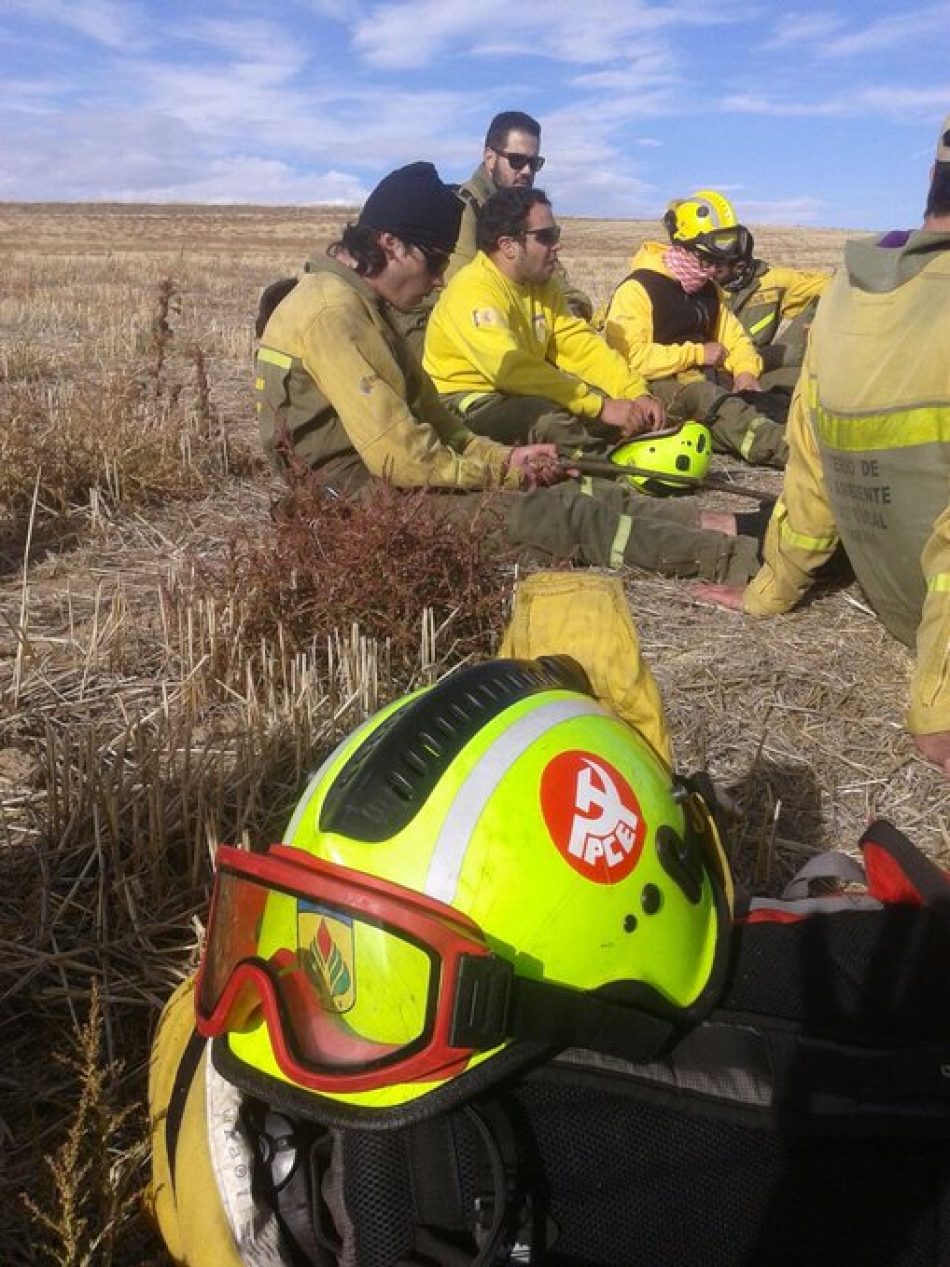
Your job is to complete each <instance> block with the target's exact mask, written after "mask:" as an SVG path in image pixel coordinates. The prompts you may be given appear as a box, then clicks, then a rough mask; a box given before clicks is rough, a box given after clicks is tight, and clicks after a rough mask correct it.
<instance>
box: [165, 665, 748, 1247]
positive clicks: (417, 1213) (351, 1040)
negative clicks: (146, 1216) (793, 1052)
mask: <svg viewBox="0 0 950 1267" xmlns="http://www.w3.org/2000/svg"><path fill="white" fill-rule="evenodd" d="M731 895H732V886H731V881H730V878H729V874H728V870H727V866H726V863H725V860H724V857H723V854H722V850H721V847H720V843H719V838H718V835H717V832H716V827H715V825H714V822H713V819H712V816H711V814H710V812H709V810H708V809H707V806H706V804H705V802H704V801H703V799H702V798H701V796H700V795H699V794H698V792H696V791H694V790H692V789H691V787H690V786H689V785H688V784H687V783H686V782H680V781H679V780H678V779H676V778H674V777H672V776H671V774H670V771H669V768H668V766H667V765H666V763H665V762H664V761H663V760H662V759H661V758H660V757H659V756H658V755H657V754H656V752H655V751H654V749H653V748H652V747H651V746H650V744H649V743H648V742H647V740H646V739H644V738H642V737H641V735H640V733H639V732H638V731H636V730H634V729H633V728H632V727H631V726H629V725H628V724H627V723H626V722H624V721H622V720H621V719H620V718H619V717H618V716H617V715H616V714H614V713H613V712H612V711H611V710H610V709H609V708H607V707H605V706H604V705H603V704H601V703H599V702H598V700H597V699H596V698H595V697H594V695H593V692H592V690H591V686H590V682H589V680H588V678H587V676H586V674H585V672H584V670H583V669H582V668H581V667H580V665H579V664H578V663H577V662H576V661H574V660H571V659H570V658H568V657H563V656H551V657H542V658H541V659H538V660H515V659H508V660H496V661H491V662H488V663H485V664H481V665H475V666H472V667H468V668H465V669H462V670H461V671H459V672H457V673H455V674H453V675H452V676H450V677H448V678H446V679H444V680H443V681H442V682H440V683H439V684H438V685H436V686H434V687H431V688H428V689H425V690H422V691H420V692H417V693H415V694H413V695H410V696H408V697H406V698H403V699H400V700H398V701H397V702H395V703H394V704H392V705H391V706H390V707H388V708H386V709H384V710H383V711H382V712H380V713H379V714H377V715H376V716H375V717H373V718H372V719H371V720H370V721H369V722H367V723H365V724H364V725H363V726H361V727H360V728H359V729H358V730H357V731H356V732H355V733H354V734H353V735H352V736H350V738H348V739H347V740H345V741H344V742H343V743H342V744H341V745H340V746H339V747H338V748H337V749H336V751H335V752H334V753H333V754H332V755H331V756H330V757H329V758H328V760H327V761H326V762H325V763H324V765H323V766H322V767H321V768H320V770H319V771H318V772H317V773H316V775H315V776H314V777H313V779H312V781H311V782H310V785H309V787H308V788H307V789H306V791H305V793H304V795H303V797H302V799H301V800H300V802H299V804H298V806H297V808H296V810H295V811H294V813H293V816H292V818H291V820H290V823H289V825H288V827H287V831H286V834H285V837H284V843H282V844H276V845H272V846H270V847H269V848H267V849H265V850H263V851H261V852H254V851H250V852H248V851H245V850H239V849H235V848H231V847H229V846H221V847H220V848H219V849H218V852H217V859H216V879H215V886H214V893H213V897H212V903H211V911H210V916H209V923H208V933H207V943H206V948H205V953H204V956H203V959H202V963H201V967H200V970H199V972H198V975H197V979H193V980H190V981H188V982H186V983H185V984H184V985H183V986H182V987H180V988H179V990H178V991H177V992H176V994H175V996H174V997H173V998H172V1000H171V1002H170V1003H169V1005H168V1006H167V1007H166V1009H165V1012H164V1013H163V1016H162V1020H161V1022H160V1025H159V1029H158V1033H157V1037H156V1042H155V1046H154V1051H153V1056H152V1063H151V1072H150V1086H149V1097H150V1106H151V1119H152V1133H153V1145H154V1167H153V1182H152V1187H151V1194H150V1202H151V1206H152V1209H153V1212H154V1215H155V1217H156V1219H157V1221H158V1224H159V1227H160V1229H161V1231H162V1234H163V1235H164V1238H165V1241H166V1243H167V1246H168V1249H169V1251H170V1253H171V1255H172V1257H173V1259H174V1260H175V1261H176V1262H178V1263H182V1264H188V1265H189V1267H239V1265H242V1264H244V1265H247V1267H252V1265H253V1267H285V1265H293V1267H297V1265H298V1264H308V1265H309V1264H313V1265H316V1267H324V1265H326V1267H331V1265H336V1264H358V1265H359V1267H396V1265H397V1264H401V1265H404V1267H406V1265H409V1264H412V1265H416V1264H418V1265H420V1267H422V1265H427V1267H433V1265H442V1264H444V1265H446V1267H449V1265H454V1267H461V1265H462V1264H473V1265H474V1264H490V1263H506V1262H514V1261H517V1262H531V1263H536V1262H537V1263H542V1262H544V1263H547V1262H552V1263H554V1262H558V1263H561V1262H563V1263H582V1262H586V1261H588V1259H587V1258H585V1256H584V1255H585V1254H586V1253H587V1252H588V1251H587V1247H588V1246H589V1244H590V1236H589V1232H588V1230H587V1228H586V1219H587V1217H588V1216H587V1215H585V1213H584V1210H583V1209H582V1204H583V1202H582V1201H581V1200H580V1199H579V1198H578V1197H577V1196H575V1197H573V1199H571V1200H568V1201H567V1202H566V1204H565V1202H564V1200H563V1198H564V1194H565V1193H568V1194H570V1192H571V1190H572V1189H573V1188H574V1186H575V1185H574V1182H573V1179H572V1177H571V1174H570V1169H571V1167H572V1166H573V1165H576V1164H580V1165H581V1166H584V1165H588V1164H589V1166H590V1174H589V1175H588V1176H587V1181H588V1182H589V1181H590V1179H591V1178H593V1177H595V1172H596V1163H595V1160H594V1159H595V1157H596V1155H597V1151H598V1149H599V1147H600V1143H599V1141H598V1140H597V1139H596V1138H595V1137H594V1136H592V1135H588V1137H587V1139H586V1141H584V1142H583V1144H582V1143H581V1141H579V1140H578V1141H572V1140H571V1139H570V1138H569V1137H565V1138H561V1139H552V1138H546V1136H547V1133H548V1130H549V1127H550V1126H551V1125H552V1124H556V1123H557V1122H558V1121H560V1122H562V1123H568V1122H572V1121H575V1120H576V1118H575V1117H574V1116H572V1114H571V1112H570V1110H571V1107H572V1105H574V1104H577V1103H579V1102H578V1100H577V1096H578V1094H581V1095H582V1097H583V1098H586V1096H587V1094H588V1092H587V1091H585V1089H584V1088H585V1082H586V1080H587V1079H588V1077H592V1076H595V1075H596V1072H597V1070H598V1069H601V1070H602V1069H604V1068H607V1067H610V1068H616V1069H617V1070H620V1071H624V1070H627V1069H628V1068H630V1067H631V1062H639V1061H648V1060H653V1059H655V1058H656V1057H658V1056H659V1055H660V1053H662V1052H663V1051H665V1050H667V1049H668V1048H669V1047H670V1046H671V1045H672V1043H673V1042H674V1040H675V1039H676V1038H677V1037H679V1036H681V1035H682V1034H683V1033H684V1032H685V1031H686V1030H687V1029H688V1028H689V1027H690V1026H691V1025H693V1024H695V1023H696V1022H697V1021H698V1020H699V1019H701V1018H702V1017H703V1016H704V1015H705V1014H706V1013H707V1012H708V1011H709V1008H710V1007H711V1005H712V1003H713V1002H714V1000H715V998H716V996H717V994H718V993H719V990H720V988H721V985H722V979H723V975H724V970H725V963H726V960H727V944H728V937H729V930H730V927H731V918H730V916H731V900H732V898H731ZM556 1052H568V1053H569V1054H570V1055H571V1056H572V1058H577V1060H579V1063H578V1064H577V1065H576V1068H575V1067H574V1066H573V1065H571V1064H568V1065H567V1066H565V1067H564V1069H563V1070H561V1069H560V1068H559V1067H556V1066H555V1063H554V1062H553V1061H552V1056H553V1055H554V1053H556ZM562 1079H563V1085H562ZM552 1110H553V1116H552V1112H551V1111H552ZM585 1112H586V1110H585ZM539 1114H540V1116H539ZM539 1125H540V1126H541V1127H542V1130H541V1131H540V1132H539V1130H538V1127H539ZM612 1129H615V1127H614V1128H612ZM548 1154H550V1157H548ZM585 1158H586V1159H587V1160H586V1161H585ZM620 1179H621V1181H622V1179H623V1177H622V1176H620ZM624 1187H625V1184H624V1183H623V1182H621V1185H620V1187H619V1188H618V1190H617V1191H618V1194H619V1195H620V1197H621V1198H623V1190H624ZM558 1193H560V1194H561V1195H560V1196H557V1194H558ZM552 1198H554V1199H552ZM619 1208H620V1207H618V1209H619ZM597 1261H600V1260H599V1259H598V1260H597ZM610 1261H613V1260H610Z"/></svg>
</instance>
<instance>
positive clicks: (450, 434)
mask: <svg viewBox="0 0 950 1267" xmlns="http://www.w3.org/2000/svg"><path fill="white" fill-rule="evenodd" d="M308 267H309V269H310V271H309V272H307V273H305V274H304V276H303V277H301V279H300V281H299V282H298V283H297V285H296V286H295V287H294V289H293V290H292V291H291V292H290V294H289V295H288V296H287V297H286V298H285V299H284V300H283V301H282V302H281V303H280V304H278V306H277V308H276V309H275V310H274V312H273V314H272V316H271V318H270V320H269V321H268V323H267V326H266V328H265V330H264V335H263V339H262V341H261V346H260V348H259V350H258V353H257V378H256V388H257V408H258V418H259V422H260V430H261V439H262V440H263V443H264V447H265V449H266V450H267V452H268V453H269V454H270V455H271V457H272V458H273V459H274V460H275V461H278V460H279V445H280V441H281V436H283V435H286V437H287V440H288V442H289V444H290V445H291V446H292V448H293V450H294V452H295V453H296V454H297V456H298V457H300V458H301V459H303V461H305V462H307V463H308V464H309V465H310V466H311V467H314V468H316V469H320V468H326V470H327V472H328V473H329V474H332V471H333V467H334V464H335V462H338V461H339V460H340V459H343V458H351V457H352V455H353V452H354V450H355V451H356V453H357V454H359V457H360V458H361V459H362V462H363V463H364V464H365V466H366V468H367V471H368V472H369V474H372V475H375V476H378V477H381V478H385V479H388V480H389V481H390V482H391V483H393V484H395V485H396V486H397V487H399V488H416V487H421V486H431V487H436V488H438V487H443V488H466V489H477V488H485V487H486V486H490V485H497V484H498V483H499V482H500V481H501V478H502V471H503V467H504V464H505V462H506V460H507V456H508V449H507V448H505V447H504V446H502V445H499V444H497V443H495V442H494V441H493V440H488V439H484V438H482V437H479V436H475V435H473V434H472V432H470V431H469V430H468V428H467V427H465V426H464V424H463V423H462V422H461V421H460V420H459V419H458V418H457V417H456V416H455V415H454V414H452V413H450V412H449V411H448V410H447V409H446V408H445V407H444V406H443V405H442V403H441V401H440V400H439V398H438V396H437V394H436V392H435V389H434V388H433V386H432V383H431V382H430V381H429V378H428V376H427V375H426V374H424V373H423V371H422V368H421V366H420V365H419V363H418V361H416V359H415V358H414V357H413V356H412V355H411V354H410V353H408V352H407V350H406V349H405V346H404V343H403V341H402V340H401V339H400V338H399V336H398V335H397V334H396V333H395V331H394V330H393V328H392V327H391V326H390V324H389V322H388V320H387V318H386V314H385V305H383V304H381V302H380V300H379V299H378V298H377V296H376V294H375V292H374V291H373V290H372V288H371V287H370V286H368V285H367V284H366V282H365V281H364V280H363V279H362V278H361V277H359V276H358V275H357V274H356V273H355V272H354V271H353V269H351V268H347V267H346V266H344V265H342V264H338V263H337V262H336V261H335V260H332V259H325V260H324V259H321V260H316V261H313V262H312V263H311V264H310V265H309V266H308ZM506 483H508V484H509V485H510V486H511V487H517V476H516V475H515V474H514V473H511V475H509V476H508V477H507V479H506Z"/></svg>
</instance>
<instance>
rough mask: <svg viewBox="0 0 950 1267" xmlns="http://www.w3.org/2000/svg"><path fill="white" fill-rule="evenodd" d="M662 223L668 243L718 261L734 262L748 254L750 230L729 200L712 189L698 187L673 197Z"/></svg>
mask: <svg viewBox="0 0 950 1267" xmlns="http://www.w3.org/2000/svg"><path fill="white" fill-rule="evenodd" d="M663 223H664V225H665V226H666V230H667V232H668V233H669V235H670V241H671V242H673V243H675V244H676V245H678V246H685V247H688V248H689V249H690V250H692V251H696V252H697V253H698V254H700V255H705V256H707V257H708V258H710V259H713V260H716V261H717V262H724V263H729V262H735V261H738V260H741V259H743V258H744V257H745V256H746V255H747V254H748V251H749V241H750V237H751V235H750V233H749V230H748V229H747V228H746V227H745V226H744V225H741V224H740V223H739V221H738V218H737V217H736V213H735V209H734V208H733V205H732V203H731V202H730V201H729V199H728V198H726V197H725V196H724V195H723V194H720V193H717V192H716V190H715V189H698V190H697V191H696V193H694V194H690V196H689V197H688V198H682V199H678V200H674V201H673V202H671V203H670V205H669V207H668V208H667V211H666V215H665V216H664V217H663Z"/></svg>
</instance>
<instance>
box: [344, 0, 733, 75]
mask: <svg viewBox="0 0 950 1267" xmlns="http://www.w3.org/2000/svg"><path fill="white" fill-rule="evenodd" d="M742 12H743V6H741V5H732V6H730V5H729V4H727V3H723V4H720V5H717V4H714V3H710V2H709V0H706V2H705V3H701V2H699V0H693V2H692V3H686V2H683V3H679V4H677V3H669V4H656V5H650V4H648V3H646V2H645V0H628V2H627V3H625V4H618V3H616V0H588V3H586V4H584V5H583V6H580V5H578V4H577V2H576V0H545V3H544V4H522V5H520V6H518V5H514V4H512V3H511V2H510V0H482V2H481V3H479V4H478V5H474V4H472V3H471V2H470V0H410V3H406V4H403V3H389V4H383V5H379V6H377V7H376V8H373V9H372V10H370V11H368V12H367V13H366V14H365V15H364V16H363V17H362V18H361V19H360V20H359V21H358V22H357V23H356V26H355V28H354V32H353V40H354V47H355V49H356V51H357V53H358V54H359V55H361V56H362V57H363V58H365V60H366V61H367V62H368V63H369V64H370V65H372V66H377V67H381V68H386V69H391V70H392V69H410V68H413V67H422V66H426V65H429V64H430V63H431V61H432V60H433V59H435V58H440V57H454V56H459V55H465V56H469V57H471V56H474V57H478V58H481V59H485V60H486V61H491V60H492V59H496V60H500V59H501V58H503V57H504V58H508V57H516V58H520V59H521V61H522V62H524V61H525V60H526V59H527V58H531V57H545V58H550V59H553V60H555V61H558V62H562V63H567V64H571V63H573V64H582V65H583V64H589V65H595V64H597V63H598V62H605V61H606V62H613V61H615V60H616V59H617V58H623V57H632V56H636V54H637V52H638V46H639V45H641V44H642V42H643V41H644V40H645V39H647V38H648V37H650V36H653V35H656V33H658V32H660V31H662V30H667V29H670V28H673V27H677V26H705V25H716V26H720V25H723V24H725V23H729V22H734V21H738V20H739V19H740V15H741V13H742Z"/></svg>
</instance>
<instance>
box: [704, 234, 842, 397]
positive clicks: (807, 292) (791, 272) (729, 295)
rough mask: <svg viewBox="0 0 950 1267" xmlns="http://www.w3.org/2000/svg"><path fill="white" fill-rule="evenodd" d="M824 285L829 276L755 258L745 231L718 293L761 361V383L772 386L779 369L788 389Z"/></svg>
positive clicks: (829, 279) (751, 242)
mask: <svg viewBox="0 0 950 1267" xmlns="http://www.w3.org/2000/svg"><path fill="white" fill-rule="evenodd" d="M830 281H831V274H830V273H826V272H823V271H820V270H817V269H803V268H789V267H786V266H785V265H782V264H770V263H768V262H767V261H766V260H763V259H760V258H759V257H758V256H757V255H756V254H755V239H754V238H753V236H752V233H751V232H749V234H748V239H747V242H746V255H745V257H744V258H743V259H742V260H741V261H740V262H739V263H738V264H737V265H736V266H735V268H734V270H733V273H732V276H731V277H728V278H727V279H726V280H725V281H724V282H723V283H722V289H723V292H724V294H725V299H726V303H727V304H728V305H729V308H730V309H731V311H732V312H733V313H734V314H735V316H737V317H738V318H739V320H740V321H741V322H742V325H743V327H744V329H745V332H746V334H747V335H748V336H749V338H750V339H751V340H752V342H753V343H754V344H755V346H756V348H757V350H758V353H759V356H760V357H761V358H762V364H763V367H764V369H765V381H766V382H769V383H772V382H775V381H777V377H776V376H777V374H778V372H779V371H783V370H784V371H786V372H787V374H788V376H787V377H785V378H784V379H782V380H781V381H783V382H790V385H791V386H792V387H794V385H795V384H794V381H792V380H791V375H792V374H794V372H795V371H797V370H800V369H801V365H802V361H803V360H804V357H805V344H806V342H807V340H808V331H809V329H810V328H811V323H812V321H813V319H814V316H815V309H816V308H817V307H818V300H819V299H820V298H821V296H822V294H823V293H824V291H825V290H826V289H827V286H828V283H829V282H830Z"/></svg>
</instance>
